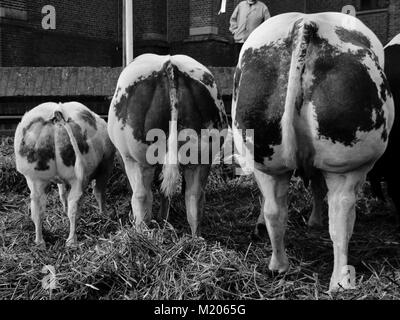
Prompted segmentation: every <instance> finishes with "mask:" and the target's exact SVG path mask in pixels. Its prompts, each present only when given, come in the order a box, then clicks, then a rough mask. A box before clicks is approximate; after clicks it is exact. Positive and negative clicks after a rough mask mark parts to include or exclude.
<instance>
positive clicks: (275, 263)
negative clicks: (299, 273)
mask: <svg viewBox="0 0 400 320" xmlns="http://www.w3.org/2000/svg"><path fill="white" fill-rule="evenodd" d="M268 269H269V270H270V271H273V272H278V273H283V272H286V271H288V269H289V260H288V258H287V256H286V254H285V255H282V256H281V257H279V258H278V257H276V256H274V255H272V257H271V260H270V262H269V265H268Z"/></svg>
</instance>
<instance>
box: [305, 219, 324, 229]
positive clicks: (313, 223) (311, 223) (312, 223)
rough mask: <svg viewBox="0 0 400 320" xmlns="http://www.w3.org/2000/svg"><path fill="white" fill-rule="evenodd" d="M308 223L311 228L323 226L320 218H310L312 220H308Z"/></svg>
mask: <svg viewBox="0 0 400 320" xmlns="http://www.w3.org/2000/svg"><path fill="white" fill-rule="evenodd" d="M307 225H308V227H309V228H311V229H322V227H323V223H322V221H319V220H311V219H310V220H308V223H307Z"/></svg>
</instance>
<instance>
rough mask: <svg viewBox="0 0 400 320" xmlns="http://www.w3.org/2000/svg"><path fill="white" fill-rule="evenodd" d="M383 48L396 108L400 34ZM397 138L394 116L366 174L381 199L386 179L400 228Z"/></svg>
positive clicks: (399, 127) (399, 133)
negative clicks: (382, 147)
mask: <svg viewBox="0 0 400 320" xmlns="http://www.w3.org/2000/svg"><path fill="white" fill-rule="evenodd" d="M384 49H385V74H386V77H387V79H388V82H389V85H390V88H391V91H392V93H393V100H394V105H395V108H398V107H399V106H400V65H399V60H400V34H399V35H397V36H396V37H394V38H393V39H392V40H391V41H390V42H389V43H388V44H387V45H386V46H385V48H384ZM399 139H400V124H399V117H395V118H394V123H393V127H392V130H391V131H390V136H389V144H388V146H387V149H386V151H385V153H384V154H383V156H382V157H381V158H380V159H379V160H378V161H377V162H376V164H375V166H374V168H373V169H372V170H371V171H370V172H369V174H368V177H369V180H370V183H371V189H372V191H373V193H374V194H375V195H376V196H378V198H380V199H382V200H384V198H385V197H384V195H383V192H382V187H381V181H382V179H383V180H384V181H386V183H387V191H388V194H389V196H390V197H391V198H392V200H393V202H394V205H395V207H396V211H397V216H396V220H397V227H398V228H400V198H399V197H398V192H397V183H398V182H399V181H400V170H399V169H398V157H397V150H396V148H397V146H396V143H397V141H399Z"/></svg>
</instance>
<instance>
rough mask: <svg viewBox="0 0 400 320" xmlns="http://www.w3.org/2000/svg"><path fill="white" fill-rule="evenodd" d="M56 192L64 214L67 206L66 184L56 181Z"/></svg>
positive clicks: (66, 211)
mask: <svg viewBox="0 0 400 320" xmlns="http://www.w3.org/2000/svg"><path fill="white" fill-rule="evenodd" d="M57 186H58V193H59V195H60V201H61V204H62V206H63V212H64V213H65V214H67V213H68V206H67V201H68V199H67V198H68V192H67V186H66V185H65V184H64V183H58V184H57Z"/></svg>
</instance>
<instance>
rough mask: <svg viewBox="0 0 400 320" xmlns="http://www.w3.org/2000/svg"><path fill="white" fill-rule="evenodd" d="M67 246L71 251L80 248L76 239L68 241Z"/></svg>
mask: <svg viewBox="0 0 400 320" xmlns="http://www.w3.org/2000/svg"><path fill="white" fill-rule="evenodd" d="M65 246H66V247H67V248H69V249H76V248H78V241H77V240H76V237H75V238H72V239H68V240H67V242H66V243H65Z"/></svg>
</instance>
